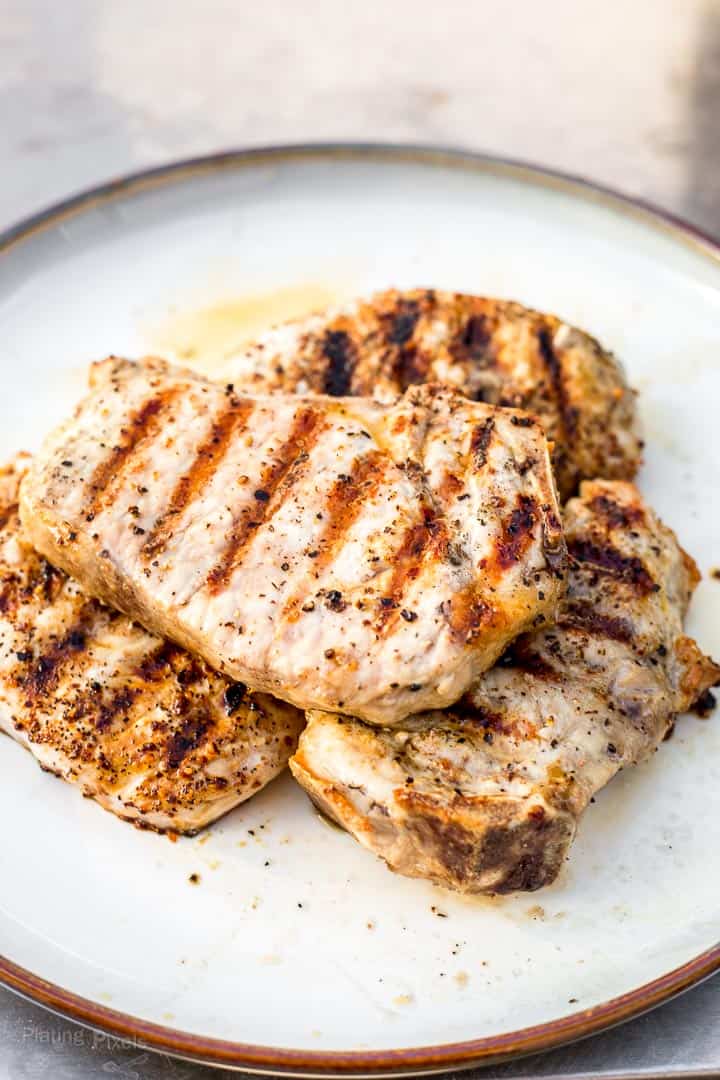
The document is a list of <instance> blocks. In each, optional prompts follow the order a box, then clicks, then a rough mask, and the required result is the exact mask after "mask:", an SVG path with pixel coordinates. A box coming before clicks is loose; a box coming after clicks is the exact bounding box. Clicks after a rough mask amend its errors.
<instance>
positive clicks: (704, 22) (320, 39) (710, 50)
mask: <svg viewBox="0 0 720 1080" xmlns="http://www.w3.org/2000/svg"><path fill="white" fill-rule="evenodd" d="M719 113H720V2H718V0H542V2H540V0H514V2H509V0H442V2H441V3H438V4H430V3H429V2H428V0H384V2H378V0H363V2H362V3H359V2H357V0H355V2H346V3H342V2H338V0H303V2H299V0H272V2H268V3H264V4H262V3H260V4H258V3H251V2H249V0H114V2H113V0H65V2H64V3H63V2H60V0H0V163H1V165H0V217H2V218H3V219H5V220H9V219H11V218H14V217H18V216H20V215H22V214H25V213H28V212H29V211H31V210H33V209H35V208H37V207H38V206H39V205H41V204H44V203H46V202H48V201H50V200H56V199H59V198H61V197H62V196H64V195H66V194H68V193H70V192H72V191H75V190H76V189H77V188H78V187H79V186H87V185H90V184H94V183H96V182H97V181H100V180H103V179H106V178H107V177H109V176H112V175H115V174H117V173H119V172H123V171H127V170H128V169H135V168H139V167H141V166H143V165H148V164H155V163H158V162H163V161H167V160H169V159H172V158H177V157H183V156H188V155H192V154H199V153H203V152H205V151H210V150H216V149H218V148H219V147H230V146H243V145H260V144H266V143H273V142H288V141H303V140H312V139H333V138H342V139H351V138H356V139H365V138H367V139H371V138H374V139H389V140H407V141H413V140H414V141H429V142H444V143H454V144H457V145H459V146H464V147H471V148H473V149H483V150H486V151H490V152H496V153H499V154H504V155H509V156H518V157H522V158H527V159H530V160H534V161H538V162H542V163H544V164H547V165H554V166H556V167H559V168H562V169H567V170H570V171H573V172H580V173H584V174H587V175H590V176H592V177H594V178H595V179H597V180H601V181H605V182H607V183H610V184H614V185H617V186H619V187H621V188H623V189H625V190H626V191H628V192H630V193H632V194H640V195H644V196H645V197H647V198H650V199H652V200H654V201H656V202H658V203H660V204H661V205H664V206H666V207H668V208H670V209H673V210H675V211H676V212H677V213H679V214H681V215H682V216H686V217H688V218H690V219H691V220H692V221H694V222H696V223H698V224H703V225H704V226H705V227H706V228H708V229H711V230H712V229H714V230H715V231H716V232H718V231H720V116H719Z"/></svg>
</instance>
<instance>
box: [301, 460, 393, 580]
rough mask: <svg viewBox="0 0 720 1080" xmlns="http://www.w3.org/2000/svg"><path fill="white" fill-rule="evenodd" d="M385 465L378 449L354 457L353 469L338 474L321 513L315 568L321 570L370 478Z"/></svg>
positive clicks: (364, 497)
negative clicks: (344, 473) (322, 524)
mask: <svg viewBox="0 0 720 1080" xmlns="http://www.w3.org/2000/svg"><path fill="white" fill-rule="evenodd" d="M383 469H384V458H383V455H382V454H381V453H380V452H379V451H378V450H372V451H371V452H370V453H369V454H366V455H365V457H363V458H360V459H359V460H357V459H356V463H355V467H354V469H353V472H352V473H351V474H350V475H348V476H343V477H340V478H339V479H338V480H336V481H335V483H334V484H333V486H332V488H331V489H330V491H329V493H328V496H327V501H326V503H325V507H324V509H323V516H324V519H325V526H324V528H323V531H322V533H321V534H320V536H319V538H318V542H317V546H318V549H319V554H318V556H317V557H316V559H315V560H314V569H315V571H316V572H318V573H319V572H320V571H321V570H324V569H325V567H326V566H327V565H328V564H329V563H330V562H331V561H332V559H333V556H334V554H335V552H336V551H337V550H338V548H339V547H341V546H342V541H343V539H344V538H345V536H346V535H347V533H348V532H349V531H350V528H351V527H352V525H353V523H354V522H355V521H356V520H357V518H358V517H359V515H360V513H361V512H362V509H363V505H364V503H365V502H366V501H367V499H368V497H369V495H370V492H371V490H372V487H374V486H375V485H373V483H372V482H373V481H374V480H376V479H379V478H380V476H381V474H382V472H383Z"/></svg>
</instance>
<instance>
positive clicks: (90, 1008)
mask: <svg viewBox="0 0 720 1080" xmlns="http://www.w3.org/2000/svg"><path fill="white" fill-rule="evenodd" d="M331 158H335V159H345V160H352V159H358V160H360V159H364V160H375V161H378V162H393V161H416V162H418V163H419V164H425V165H428V166H435V167H438V166H439V167H446V168H447V167H455V168H462V169H472V170H475V171H478V172H484V173H490V174H494V175H498V176H506V177H508V178H510V179H514V180H519V181H522V182H524V183H528V184H531V185H541V186H543V187H548V188H553V189H555V190H558V191H561V192H564V193H565V194H567V195H570V196H573V197H575V198H581V199H584V200H585V201H590V202H595V203H599V204H604V205H605V206H606V207H608V208H609V209H611V210H613V211H615V212H616V213H618V214H622V215H625V216H626V217H627V216H629V217H632V218H634V219H636V220H639V221H641V222H644V223H645V224H646V225H648V226H649V227H652V228H655V229H656V230H659V231H662V232H664V233H667V234H669V235H671V236H673V237H674V238H675V239H676V240H679V241H681V242H682V243H683V244H684V245H685V246H687V247H690V248H692V249H693V250H694V251H695V252H696V253H700V254H702V255H705V256H706V257H707V258H709V259H710V260H711V261H712V262H714V263H715V264H720V242H718V241H717V240H716V239H714V238H713V237H711V236H710V235H708V234H707V233H704V232H703V231H702V230H701V229H698V228H696V227H695V226H693V225H690V224H688V223H687V222H685V221H683V220H682V219H680V218H678V217H675V216H674V215H673V214H669V213H667V212H666V211H664V210H660V209H658V208H657V207H655V206H653V205H652V204H650V203H648V202H645V201H644V200H641V199H634V198H629V197H628V196H625V195H623V194H621V193H620V192H618V191H615V190H613V189H612V188H609V187H606V186H604V185H601V184H596V183H594V182H592V181H589V180H586V179H584V178H582V177H579V176H573V175H570V174H567V173H562V172H557V171H555V170H552V169H547V168H543V167H539V166H536V165H532V164H529V163H526V162H523V161H517V160H512V159H506V158H497V157H492V156H489V155H484V154H479V153H472V152H470V151H463V150H455V149H451V148H444V147H435V146H416V145H407V146H406V145H394V144H382V143H328V144H308V145H289V146H272V147H259V148H257V149H250V150H230V151H225V152H222V153H218V154H211V155H209V156H206V157H199V158H191V159H188V160H185V161H179V162H176V163H174V164H170V165H163V166H160V167H159V168H154V169H147V170H143V171H141V172H138V173H134V174H130V175H128V176H123V177H121V178H120V179H117V180H112V181H110V182H108V183H106V184H102V185H99V186H98V187H95V188H92V189H90V190H88V191H84V192H82V193H81V194H79V195H75V196H73V197H72V198H70V199H66V200H64V201H63V202H60V203H58V204H56V205H55V206H52V207H50V208H49V209H47V210H44V211H41V212H40V213H38V214H34V215H33V216H31V217H29V218H26V219H25V220H23V221H21V222H20V223H19V224H17V225H15V226H13V227H11V228H10V229H7V230H5V231H4V232H2V233H0V254H7V252H8V251H9V250H10V249H11V248H13V247H15V246H16V245H18V244H20V243H22V242H23V241H24V240H27V239H28V238H29V237H31V236H33V235H35V234H36V233H39V232H42V231H44V230H45V229H49V228H52V227H53V226H54V225H56V224H57V223H58V222H59V221H63V220H66V219H67V218H71V217H74V216H75V215H77V214H80V213H82V212H83V211H84V210H86V209H87V208H88V207H90V206H99V205H103V204H105V203H108V202H111V201H112V200H114V199H118V198H123V197H124V196H126V195H131V194H133V193H135V192H137V191H140V190H146V189H148V188H152V187H158V186H161V185H164V184H168V183H173V182H178V181H183V180H187V179H189V178H192V177H193V176H200V175H203V174H208V173H213V172H217V171H218V170H221V169H222V170H224V169H228V170H232V169H239V168H244V167H247V166H253V165H258V164H262V163H272V162H273V161H287V160H292V159H299V160H303V159H304V160H312V159H331ZM716 971H720V943H718V945H716V946H714V947H713V948H711V949H709V950H707V951H706V952H704V953H702V954H701V955H700V956H698V957H696V958H695V959H693V960H690V961H688V963H686V964H683V965H682V966H681V967H678V968H675V969H674V970H673V971H670V972H668V973H667V974H665V975H663V976H661V977H660V978H658V979H655V980H654V981H653V982H650V983H646V984H645V985H644V986H640V987H637V988H636V989H635V990H631V991H629V992H628V993H626V994H623V995H622V996H621V997H617V998H614V999H612V1000H611V1001H608V1002H605V1003H604V1004H602V1005H596V1006H594V1007H593V1008H590V1009H584V1010H581V1011H579V1012H576V1013H573V1014H571V1015H570V1016H565V1017H561V1018H560V1019H558V1020H552V1021H549V1022H548V1023H545V1024H538V1025H536V1026H534V1027H529V1028H524V1029H522V1030H519V1031H513V1032H507V1033H505V1034H501V1035H492V1036H488V1037H487V1038H483V1039H471V1040H468V1041H465V1042H459V1043H448V1044H441V1045H438V1046H423V1047H408V1048H400V1049H397V1050H379V1051H365V1050H362V1051H348V1052H344V1051H312V1050H293V1049H289V1048H288V1049H286V1048H284V1047H277V1048H276V1047H263V1046H254V1045H251V1044H244V1043H236V1042H231V1041H226V1040H222V1039H214V1038H206V1037H204V1036H202V1035H193V1034H190V1033H188V1032H183V1031H177V1030H175V1029H173V1028H169V1027H165V1026H162V1025H159V1024H153V1023H150V1022H148V1021H145V1020H142V1019H140V1018H139V1017H135V1016H131V1015H129V1014H127V1013H122V1012H117V1011H116V1010H114V1009H108V1008H106V1007H105V1006H103V1005H99V1004H97V1003H96V1002H93V1001H90V1000H88V999H87V998H83V997H80V996H78V995H77V994H74V993H72V992H71V991H69V990H66V989H64V988H63V987H60V986H57V985H56V984H54V983H51V982H47V981H46V980H45V979H42V978H40V977H39V976H38V975H34V974H33V973H32V972H30V971H26V970H25V969H24V968H22V967H20V966H19V965H17V964H15V963H13V962H12V961H11V960H8V959H6V958H4V957H2V956H0V983H2V984H4V985H5V986H7V987H8V988H9V989H11V990H14V991H16V992H17V993H18V994H21V995H23V996H24V997H27V998H29V999H30V1000H32V1001H35V1002H37V1003H38V1004H40V1005H43V1006H45V1007H46V1008H48V1009H51V1010H53V1011H55V1012H58V1013H60V1014H61V1015H63V1016H66V1017H68V1018H69V1019H72V1020H75V1021H77V1022H78V1023H81V1024H85V1025H87V1026H88V1027H91V1028H96V1029H98V1030H100V1031H103V1032H106V1033H108V1034H110V1035H112V1036H114V1037H115V1038H118V1039H123V1040H127V1041H129V1042H132V1043H133V1044H137V1045H142V1046H146V1047H148V1048H150V1049H153V1050H157V1051H160V1052H164V1053H166V1054H171V1055H173V1056H176V1057H182V1058H187V1059H188V1060H193V1061H199V1062H204V1063H206V1064H212V1065H220V1066H224V1067H225V1068H236V1069H243V1070H245V1071H250V1072H257V1073H268V1074H280V1073H281V1074H285V1075H290V1076H292V1075H297V1076H303V1077H312V1076H318V1077H321V1076H339V1075H344V1076H348V1075H354V1076H375V1077H377V1076H383V1075H384V1076H397V1075H401V1074H407V1075H413V1074H414V1075H418V1074H422V1073H426V1074H427V1073H433V1072H444V1071H446V1070H448V1069H458V1068H469V1067H471V1066H473V1065H478V1064H490V1063H491V1062H498V1061H501V1060H507V1059H510V1058H513V1057H519V1056H525V1055H528V1054H533V1053H538V1052H540V1051H543V1050H550V1049H553V1048H555V1047H558V1046H562V1045H563V1044H566V1043H569V1042H573V1041H575V1040H577V1039H582V1038H585V1037H587V1036H588V1035H593V1034H596V1033H597V1032H600V1031H604V1030H606V1029H607V1028H610V1027H612V1026H613V1025H615V1024H619V1023H623V1022H624V1021H626V1020H630V1019H632V1018H633V1017H636V1016H638V1015H640V1014H641V1013H643V1012H646V1011H648V1010H649V1009H652V1008H654V1007H655V1006H656V1005H660V1004H662V1003H663V1002H665V1001H668V1000H669V999H670V998H671V997H674V996H675V995H676V994H679V993H681V992H682V991H684V990H687V989H689V988H690V987H691V986H694V985H696V984H697V983H699V982H700V981H701V980H702V979H705V978H707V977H708V976H710V975H712V974H713V973H714V972H716Z"/></svg>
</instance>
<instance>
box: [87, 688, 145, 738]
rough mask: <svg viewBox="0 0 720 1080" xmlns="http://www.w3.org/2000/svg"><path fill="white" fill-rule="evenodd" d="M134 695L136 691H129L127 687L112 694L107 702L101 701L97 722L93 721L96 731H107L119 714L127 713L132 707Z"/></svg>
mask: <svg viewBox="0 0 720 1080" xmlns="http://www.w3.org/2000/svg"><path fill="white" fill-rule="evenodd" d="M136 695H137V691H136V690H133V689H131V688H130V687H129V686H123V687H122V688H121V689H120V690H118V691H117V692H116V693H115V694H113V696H112V697H111V698H110V700H109V701H103V702H102V703H101V704H100V708H99V710H98V714H97V720H96V721H95V727H96V729H97V730H98V731H107V729H108V728H109V727H110V726H111V725H112V723H113V721H114V720H115V719H116V717H117V716H118V715H119V714H120V713H121V712H127V710H128V709H130V708H131V707H132V704H133V702H134V700H135V697H136Z"/></svg>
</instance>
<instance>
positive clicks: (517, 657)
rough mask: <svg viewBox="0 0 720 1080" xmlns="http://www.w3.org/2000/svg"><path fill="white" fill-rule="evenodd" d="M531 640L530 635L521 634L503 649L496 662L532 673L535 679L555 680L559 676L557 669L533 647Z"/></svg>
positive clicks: (528, 673)
mask: <svg viewBox="0 0 720 1080" xmlns="http://www.w3.org/2000/svg"><path fill="white" fill-rule="evenodd" d="M532 640H533V639H532V636H531V635H524V634H522V635H521V636H520V637H519V638H517V639H516V640H515V641H514V642H513V643H512V645H511V646H510V647H509V648H508V649H506V650H505V652H504V653H503V655H502V657H501V658H500V660H499V662H498V663H499V666H502V667H511V668H513V669H514V670H516V671H522V672H524V673H525V674H527V675H533V676H534V677H535V678H536V679H543V680H546V681H549V682H552V681H553V680H556V679H557V678H558V677H559V676H558V672H557V670H556V669H555V668H554V667H553V665H552V664H551V663H550V662H549V661H548V660H546V659H545V657H544V656H541V654H540V653H539V652H537V651H536V650H535V649H533V647H532V644H531V642H532ZM560 677H561V676H560Z"/></svg>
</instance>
